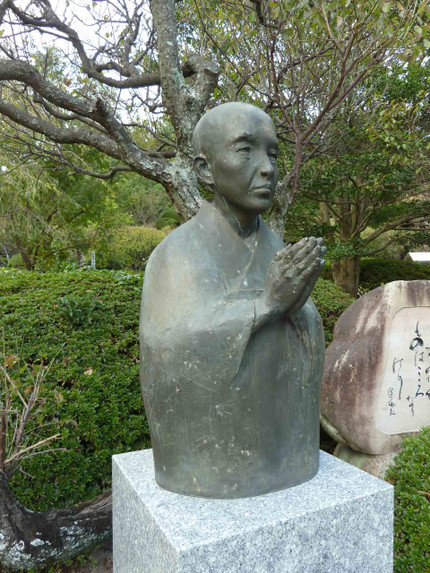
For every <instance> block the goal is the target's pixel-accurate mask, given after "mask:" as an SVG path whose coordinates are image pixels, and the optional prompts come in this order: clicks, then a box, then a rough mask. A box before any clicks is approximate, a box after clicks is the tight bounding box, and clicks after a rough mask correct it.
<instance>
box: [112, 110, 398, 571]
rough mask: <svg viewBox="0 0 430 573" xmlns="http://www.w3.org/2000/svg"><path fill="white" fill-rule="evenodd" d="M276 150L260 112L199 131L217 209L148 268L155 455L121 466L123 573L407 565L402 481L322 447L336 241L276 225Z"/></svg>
mask: <svg viewBox="0 0 430 573" xmlns="http://www.w3.org/2000/svg"><path fill="white" fill-rule="evenodd" d="M277 151H278V144H277V139H276V134H275V129H274V126H273V124H272V122H271V120H270V118H269V117H268V116H267V115H266V114H265V113H264V112H263V111H261V110H259V109H257V108H255V107H253V106H250V105H247V104H240V103H229V104H224V105H222V106H219V107H217V108H215V109H213V110H211V111H209V112H208V113H207V114H206V115H205V116H203V118H202V119H201V120H200V122H199V123H198V125H197V127H196V131H195V168H196V172H197V174H198V176H199V178H200V180H201V181H202V182H203V183H204V185H205V186H206V187H211V188H212V189H213V192H214V200H213V202H212V203H209V202H205V203H204V204H203V205H202V207H201V209H200V211H199V213H198V214H197V215H196V216H195V217H194V218H193V219H192V220H191V221H189V222H188V223H185V224H184V225H182V226H181V227H179V228H178V229H177V230H175V231H173V232H172V233H171V234H170V235H169V236H168V237H167V238H166V239H165V240H164V241H163V242H162V243H161V244H160V245H159V246H158V247H157V249H155V251H154V252H153V254H152V256H151V258H150V260H149V262H148V265H147V267H146V273H145V282H144V289H143V298H142V312H141V326H140V337H141V368H142V372H141V374H142V389H143V396H144V401H145V410H146V414H147V417H148V421H149V425H150V432H151V439H152V445H153V450H145V451H143V452H131V453H127V454H122V455H119V456H114V458H113V538H114V571H115V573H191V572H192V573H218V572H219V573H224V572H225V571H229V572H231V573H236V572H241V573H250V572H251V571H260V572H261V573H284V572H286V571H288V572H290V573H333V572H335V571H342V573H356V572H357V571H366V572H368V573H389V572H390V573H391V571H392V522H393V511H392V507H393V495H392V486H390V485H389V484H386V483H384V482H381V481H380V480H377V479H375V478H373V477H372V476H369V475H367V474H365V473H364V472H361V471H359V470H357V469H356V468H354V467H352V466H349V465H348V464H345V463H344V462H341V461H340V460H336V459H335V458H333V457H332V456H329V455H328V454H324V453H320V452H319V398H320V378H321V375H322V368H323V358H324V336H323V329H322V325H321V319H320V317H319V314H318V312H317V310H316V308H315V306H314V304H313V302H312V300H311V299H310V298H309V295H310V293H311V291H312V288H313V286H314V284H315V281H316V280H317V278H318V276H319V274H320V272H321V269H322V266H323V255H324V251H325V248H324V247H323V246H322V242H321V240H319V239H315V238H312V237H311V238H310V239H304V240H302V241H299V242H298V243H296V244H295V245H289V246H287V247H285V245H284V244H283V243H282V241H281V240H280V239H279V238H278V237H277V236H276V235H274V234H273V233H272V232H271V231H270V229H269V228H268V227H267V225H266V224H265V222H264V221H263V219H262V217H261V214H262V213H263V212H264V211H265V210H266V209H267V208H268V207H269V206H270V204H271V201H272V197H273V194H274V192H275V187H276V183H277V177H278V173H277V166H276V157H277ZM318 467H320V471H318ZM154 478H155V479H154ZM157 484H158V485H157ZM158 486H161V487H158ZM292 486H296V487H292ZM181 494H186V495H181ZM263 494H264V495H263ZM256 496H258V497H256ZM363 515H365V516H366V519H363Z"/></svg>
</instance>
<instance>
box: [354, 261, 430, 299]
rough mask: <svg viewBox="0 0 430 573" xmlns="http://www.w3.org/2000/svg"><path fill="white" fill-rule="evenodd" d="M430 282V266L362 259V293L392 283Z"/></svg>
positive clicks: (407, 262)
mask: <svg viewBox="0 0 430 573" xmlns="http://www.w3.org/2000/svg"><path fill="white" fill-rule="evenodd" d="M415 280H430V265H423V264H419V263H414V262H412V261H398V260H391V259H370V258H369V259H362V261H361V270H360V291H361V293H363V292H367V291H369V290H372V289H374V288H377V287H378V286H381V285H383V284H386V283H389V282H392V281H415Z"/></svg>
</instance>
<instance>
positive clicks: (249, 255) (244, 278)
mask: <svg viewBox="0 0 430 573" xmlns="http://www.w3.org/2000/svg"><path fill="white" fill-rule="evenodd" d="M196 223H197V224H198V225H199V227H200V228H201V229H202V230H203V234H204V236H205V244H206V245H207V246H208V250H209V252H210V253H211V255H212V258H213V261H212V264H213V265H216V268H218V269H221V271H222V274H223V276H224V279H225V283H226V287H227V290H228V291H233V292H237V291H255V290H258V291H261V290H264V286H265V280H266V274H267V269H268V266H269V263H270V261H271V260H272V258H273V257H274V255H275V253H276V250H277V246H276V239H275V240H274V237H273V233H272V232H271V231H270V229H269V228H268V227H267V225H266V223H265V222H264V221H263V219H262V217H261V216H258V228H257V231H256V240H255V243H254V242H253V243H252V244H253V245H255V246H254V248H250V247H248V245H247V244H246V242H245V241H244V239H243V238H242V237H241V236H240V235H239V234H238V232H237V231H236V230H235V229H234V228H233V226H232V225H231V224H230V223H229V222H228V221H227V220H226V218H225V217H224V215H223V214H222V213H221V212H220V211H219V210H218V209H217V208H216V207H215V206H214V205H213V204H211V203H210V202H208V201H204V202H203V203H202V206H201V208H200V210H199V212H198V213H197V215H196Z"/></svg>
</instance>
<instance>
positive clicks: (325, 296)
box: [312, 278, 354, 345]
mask: <svg viewBox="0 0 430 573" xmlns="http://www.w3.org/2000/svg"><path fill="white" fill-rule="evenodd" d="M312 299H313V301H314V303H315V305H316V307H317V308H318V310H319V313H320V314H321V318H322V321H323V325H324V334H325V341H326V344H327V345H328V344H330V342H331V341H332V339H333V329H334V326H335V324H336V322H337V319H338V318H339V316H340V315H341V314H342V312H344V311H345V310H346V309H347V308H348V306H350V305H351V304H352V303H353V302H354V299H353V298H352V297H350V296H349V295H348V294H346V293H345V292H344V291H343V290H342V289H341V288H339V287H337V286H336V285H334V284H333V283H332V282H330V281H328V280H325V279H321V278H320V279H318V281H317V283H316V285H315V288H314V290H313V291H312Z"/></svg>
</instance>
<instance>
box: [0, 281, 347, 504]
mask: <svg viewBox="0 0 430 573" xmlns="http://www.w3.org/2000/svg"><path fill="white" fill-rule="evenodd" d="M141 283H142V275H130V274H127V273H124V272H114V271H92V270H82V271H72V272H63V273H46V274H39V273H37V272H26V271H18V270H15V271H14V270H4V271H0V324H1V328H2V329H3V331H4V343H5V355H6V357H8V356H9V357H11V356H18V357H19V358H20V361H19V362H17V363H15V364H14V360H13V359H12V360H10V359H9V360H8V365H9V366H8V367H9V369H10V374H11V375H12V376H13V378H14V379H15V381H16V383H17V384H19V386H20V388H22V389H26V390H25V391H28V388H29V387H30V386H31V377H30V376H29V372H28V371H27V370H26V369H25V368H23V365H24V364H28V365H29V366H30V368H32V369H34V370H37V368H38V367H40V364H41V363H43V364H44V365H47V364H50V363H51V369H50V371H49V375H48V378H47V380H46V381H45V382H44V386H43V392H42V396H41V398H42V405H41V408H40V411H39V413H38V420H37V422H35V423H34V428H33V429H34V430H35V431H36V430H37V436H38V439H42V438H45V437H48V436H50V435H53V434H55V433H57V432H58V433H60V434H61V438H60V439H59V440H57V441H55V442H54V444H53V446H52V447H57V448H65V451H56V452H51V453H48V454H44V455H40V456H34V457H32V458H30V459H28V460H25V461H24V462H23V464H22V469H23V470H24V472H25V473H20V472H17V473H16V474H15V476H14V477H13V480H12V486H13V488H14V489H15V491H16V492H17V494H18V496H19V498H20V499H21V500H22V501H23V503H24V504H25V505H26V506H27V507H29V508H30V509H34V510H36V509H37V510H41V511H43V510H46V509H48V508H49V507H52V506H55V507H61V506H66V505H69V504H73V503H77V502H79V501H83V500H85V499H90V498H92V497H94V496H96V495H98V494H99V493H100V492H102V491H103V490H105V489H106V488H108V487H109V486H110V480H111V476H110V467H111V466H110V463H111V461H110V458H111V455H112V454H116V453H120V452H125V451H130V450H135V449H140V448H143V447H148V445H149V432H148V426H147V422H146V419H145V415H144V411H143V404H142V399H141V395H140V387H139V368H138V361H139V348H138V322H139V304H140V293H141ZM313 297H314V300H315V302H316V305H317V307H318V308H319V310H320V312H321V314H322V318H323V322H324V328H325V332H326V337H327V341H328V342H329V341H330V340H331V336H332V333H331V330H332V327H333V326H334V323H335V322H336V320H337V318H338V316H339V315H340V314H341V312H343V311H344V310H345V308H346V307H347V306H348V305H349V304H350V303H351V302H352V299H350V297H349V296H348V295H346V294H345V293H344V292H343V291H341V290H340V289H339V288H337V287H335V286H334V285H333V284H332V283H330V282H329V281H324V280H321V279H320V280H319V281H318V282H317V285H316V287H315V290H314V293H313ZM0 336H1V331H0ZM2 345H3V342H2ZM2 345H1V347H2ZM0 352H3V350H2V349H1V350H0ZM3 360H4V359H2V362H3ZM38 424H42V425H44V424H47V425H46V426H43V427H42V428H41V429H40V428H39V429H37V428H36V426H37V425H38Z"/></svg>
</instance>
